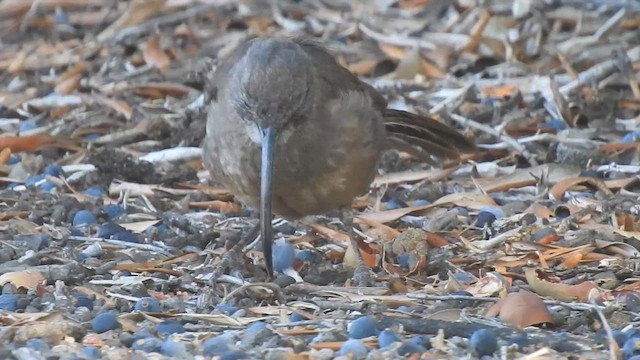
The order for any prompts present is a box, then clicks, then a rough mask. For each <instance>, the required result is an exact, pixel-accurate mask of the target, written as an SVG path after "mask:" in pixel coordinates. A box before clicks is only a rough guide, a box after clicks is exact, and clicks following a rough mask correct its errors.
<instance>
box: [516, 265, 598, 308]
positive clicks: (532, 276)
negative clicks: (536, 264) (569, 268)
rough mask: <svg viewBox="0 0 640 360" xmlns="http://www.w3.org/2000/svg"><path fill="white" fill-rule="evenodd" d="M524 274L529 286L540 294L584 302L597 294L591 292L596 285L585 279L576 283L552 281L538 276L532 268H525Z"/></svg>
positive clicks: (557, 298) (595, 288)
mask: <svg viewBox="0 0 640 360" xmlns="http://www.w3.org/2000/svg"><path fill="white" fill-rule="evenodd" d="M524 274H525V276H526V278H527V282H528V283H529V285H530V286H531V288H532V289H533V290H534V291H535V292H536V294H539V295H541V296H549V297H551V298H553V299H556V300H560V301H581V302H586V301H589V298H590V296H594V295H596V296H597V295H599V294H597V293H596V294H592V290H596V291H598V287H597V286H596V284H595V283H594V282H592V281H585V282H583V283H580V284H577V285H568V284H560V283H552V282H549V281H544V280H541V279H540V278H538V275H537V273H536V269H534V268H528V269H525V271H524ZM598 292H599V291H598Z"/></svg>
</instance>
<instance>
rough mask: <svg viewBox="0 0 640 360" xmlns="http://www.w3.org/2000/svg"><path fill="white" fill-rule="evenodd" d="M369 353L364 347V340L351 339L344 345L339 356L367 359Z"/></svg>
mask: <svg viewBox="0 0 640 360" xmlns="http://www.w3.org/2000/svg"><path fill="white" fill-rule="evenodd" d="M368 352H369V350H367V347H366V346H365V345H364V343H363V342H362V340H358V339H349V340H347V341H345V342H344V343H343V344H342V346H341V347H340V351H339V352H338V355H340V356H348V355H350V359H364V358H366V357H367V353H368Z"/></svg>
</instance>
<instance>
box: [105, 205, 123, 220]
mask: <svg viewBox="0 0 640 360" xmlns="http://www.w3.org/2000/svg"><path fill="white" fill-rule="evenodd" d="M102 211H103V212H104V213H105V215H107V220H110V221H111V220H114V219H117V218H118V217H119V216H120V215H122V214H124V213H126V211H125V210H124V208H123V207H122V206H120V205H118V204H107V205H105V206H103V207H102Z"/></svg>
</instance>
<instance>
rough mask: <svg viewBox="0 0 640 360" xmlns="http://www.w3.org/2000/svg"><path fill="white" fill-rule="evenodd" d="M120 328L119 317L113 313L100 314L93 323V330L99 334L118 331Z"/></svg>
mask: <svg viewBox="0 0 640 360" xmlns="http://www.w3.org/2000/svg"><path fill="white" fill-rule="evenodd" d="M118 326H119V324H118V317H117V316H116V314H114V313H112V312H103V313H100V314H98V315H96V317H95V318H93V321H91V329H93V331H94V332H96V333H98V334H102V333H104V332H107V331H109V330H114V329H117V328H118Z"/></svg>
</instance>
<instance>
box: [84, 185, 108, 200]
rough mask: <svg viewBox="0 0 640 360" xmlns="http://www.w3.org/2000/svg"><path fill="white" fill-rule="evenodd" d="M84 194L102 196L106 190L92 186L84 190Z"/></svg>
mask: <svg viewBox="0 0 640 360" xmlns="http://www.w3.org/2000/svg"><path fill="white" fill-rule="evenodd" d="M84 194H85V195H88V196H91V197H95V198H100V197H102V195H104V191H102V189H101V188H99V187H90V188H88V189H87V190H85V191H84Z"/></svg>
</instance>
